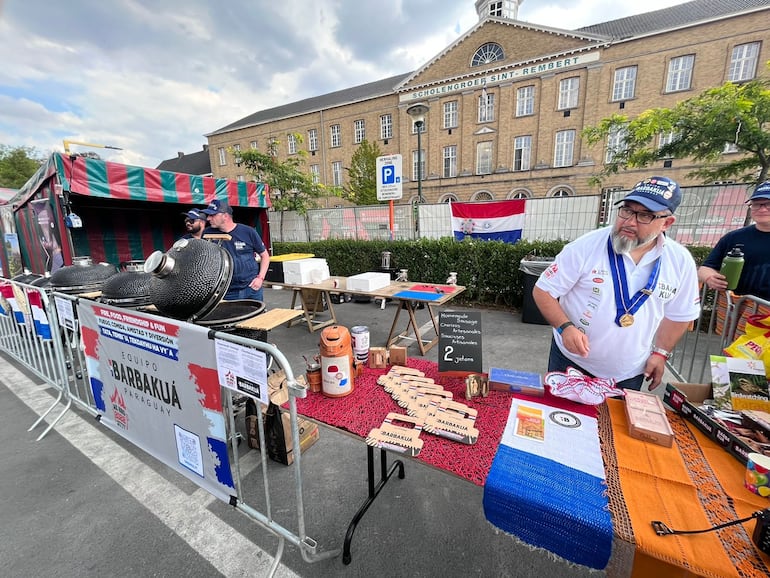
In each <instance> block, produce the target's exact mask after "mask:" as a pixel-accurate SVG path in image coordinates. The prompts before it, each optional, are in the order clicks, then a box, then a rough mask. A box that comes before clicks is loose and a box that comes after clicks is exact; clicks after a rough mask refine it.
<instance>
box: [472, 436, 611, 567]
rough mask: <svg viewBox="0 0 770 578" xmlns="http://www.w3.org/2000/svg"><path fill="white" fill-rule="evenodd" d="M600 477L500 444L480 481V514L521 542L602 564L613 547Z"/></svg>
mask: <svg viewBox="0 0 770 578" xmlns="http://www.w3.org/2000/svg"><path fill="white" fill-rule="evenodd" d="M605 489H606V487H605V484H604V482H603V480H601V479H600V478H597V477H595V476H591V475H589V474H586V473H584V472H581V471H579V470H576V469H573V468H570V467H567V466H565V465H562V464H559V463H557V462H554V461H552V460H549V459H546V458H542V457H540V456H537V455H535V454H531V453H528V452H523V451H521V450H516V449H513V448H511V447H509V446H507V445H503V444H500V446H499V448H498V450H497V454H496V455H495V459H494V461H493V462H492V468H491V470H490V472H489V476H487V481H486V484H485V485H484V514H485V515H486V517H487V520H489V521H490V522H492V523H493V524H494V525H495V526H497V527H498V528H500V529H502V530H505V531H506V532H509V533H511V534H514V535H515V536H517V537H518V538H520V539H521V540H523V541H524V542H527V543H529V544H531V545H533V546H539V547H541V548H545V549H547V550H550V551H551V552H554V553H556V554H558V555H559V556H561V557H562V558H565V559H566V560H569V561H571V562H575V563H577V564H583V565H585V566H588V567H590V568H596V569H602V568H604V567H605V566H607V562H608V561H609V559H610V553H611V551H612V536H613V531H612V521H611V519H610V513H609V509H608V502H607V498H606V496H605Z"/></svg>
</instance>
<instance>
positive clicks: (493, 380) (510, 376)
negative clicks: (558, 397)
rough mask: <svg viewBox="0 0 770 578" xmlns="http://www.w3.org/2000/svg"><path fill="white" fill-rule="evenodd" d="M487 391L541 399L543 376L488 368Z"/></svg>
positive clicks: (543, 390)
mask: <svg viewBox="0 0 770 578" xmlns="http://www.w3.org/2000/svg"><path fill="white" fill-rule="evenodd" d="M489 389H491V390H494V391H507V392H508V393H523V394H526V395H535V396H538V397H542V396H543V395H545V387H544V386H543V376H542V375H540V374H539V373H532V372H530V371H516V370H514V369H500V368H498V367H490V368H489Z"/></svg>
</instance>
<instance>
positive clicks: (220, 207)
mask: <svg viewBox="0 0 770 578" xmlns="http://www.w3.org/2000/svg"><path fill="white" fill-rule="evenodd" d="M203 212H204V213H206V214H207V215H209V216H211V215H216V214H217V213H229V214H230V215H232V214H233V210H232V209H231V208H230V203H228V202H227V200H225V199H214V200H213V201H211V202H210V203H209V206H208V207H206V208H205V209H203Z"/></svg>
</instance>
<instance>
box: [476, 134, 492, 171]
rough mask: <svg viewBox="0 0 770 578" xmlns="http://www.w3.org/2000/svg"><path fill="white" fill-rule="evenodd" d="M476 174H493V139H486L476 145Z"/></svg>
mask: <svg viewBox="0 0 770 578" xmlns="http://www.w3.org/2000/svg"><path fill="white" fill-rule="evenodd" d="M476 174H477V175H489V174H492V141H484V142H480V143H478V144H477V145H476Z"/></svg>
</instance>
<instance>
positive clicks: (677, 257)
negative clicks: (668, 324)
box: [536, 227, 700, 381]
mask: <svg viewBox="0 0 770 578" xmlns="http://www.w3.org/2000/svg"><path fill="white" fill-rule="evenodd" d="M611 232H612V227H605V228H603V229H597V230H596V231H591V232H590V233H587V234H585V235H583V236H582V237H580V238H578V239H576V240H575V241H572V242H571V243H569V244H567V245H566V246H565V247H564V249H563V250H562V251H561V253H559V255H558V256H557V257H556V259H555V260H554V262H553V263H552V264H551V266H550V267H548V269H546V270H545V271H544V272H543V273H542V275H540V278H539V279H538V280H537V283H536V285H537V287H539V288H540V289H542V290H543V291H547V292H548V293H549V294H550V295H551V296H552V297H554V298H556V299H559V304H560V305H561V308H562V309H563V310H564V313H566V314H567V317H569V319H570V321H572V322H573V323H574V324H575V325H576V326H577V327H578V328H580V329H582V330H584V331H585V333H586V335H587V336H588V340H589V347H590V353H589V355H588V357H585V358H584V357H579V356H577V355H575V354H573V353H570V352H569V351H567V350H566V349H565V348H564V346H563V344H562V340H561V335H559V334H558V333H557V332H556V330H554V338H555V339H556V343H557V345H558V346H559V349H560V350H561V352H562V353H563V354H564V355H565V356H566V357H567V358H568V359H571V360H573V361H574V362H575V363H576V364H577V365H579V366H580V367H582V368H584V369H585V370H586V371H589V372H590V373H592V374H593V375H595V376H596V377H603V378H613V379H615V380H617V381H622V380H624V379H628V378H630V377H635V376H637V375H639V374H640V373H642V372H643V371H644V366H645V364H646V362H647V358H648V357H649V356H650V347H651V346H652V345H653V340H654V338H655V333H656V331H657V330H658V326H659V325H660V322H661V320H662V319H663V318H664V317H666V318H667V319H670V320H671V321H692V320H693V319H697V318H698V316H699V315H700V292H699V290H698V275H697V271H696V267H695V261H694V260H693V258H692V255H690V252H689V251H688V250H687V249H685V248H684V247H683V246H682V245H680V244H679V243H677V242H676V241H674V240H672V239H669V238H667V237H665V236H663V235H661V236H660V237H659V238H658V241H657V244H656V246H655V247H654V248H653V249H652V250H650V251H648V252H647V253H645V254H644V256H643V257H642V258H641V260H640V261H639V263H638V264H634V262H633V260H632V259H631V258H630V257H628V256H627V255H623V256H622V258H623V264H624V265H625V269H626V279H627V282H628V294H629V295H631V296H632V295H634V294H635V293H636V292H637V291H639V290H640V289H642V288H644V287H645V285H647V283H648V281H649V279H650V275H651V273H652V269H653V265H654V263H655V260H656V259H657V258H658V257H661V260H660V275H659V277H658V282H657V285H656V286H655V289H654V290H653V294H652V295H650V297H649V298H648V299H647V301H646V302H645V303H644V304H643V305H642V306H641V308H640V309H639V310H638V311H637V312H636V313H635V314H634V324H633V325H632V326H630V327H620V326H618V325H617V324H616V323H615V316H616V315H617V307H616V305H615V289H614V285H613V280H612V272H611V270H610V260H609V256H608V254H607V239H609V237H610V233H611Z"/></svg>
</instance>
